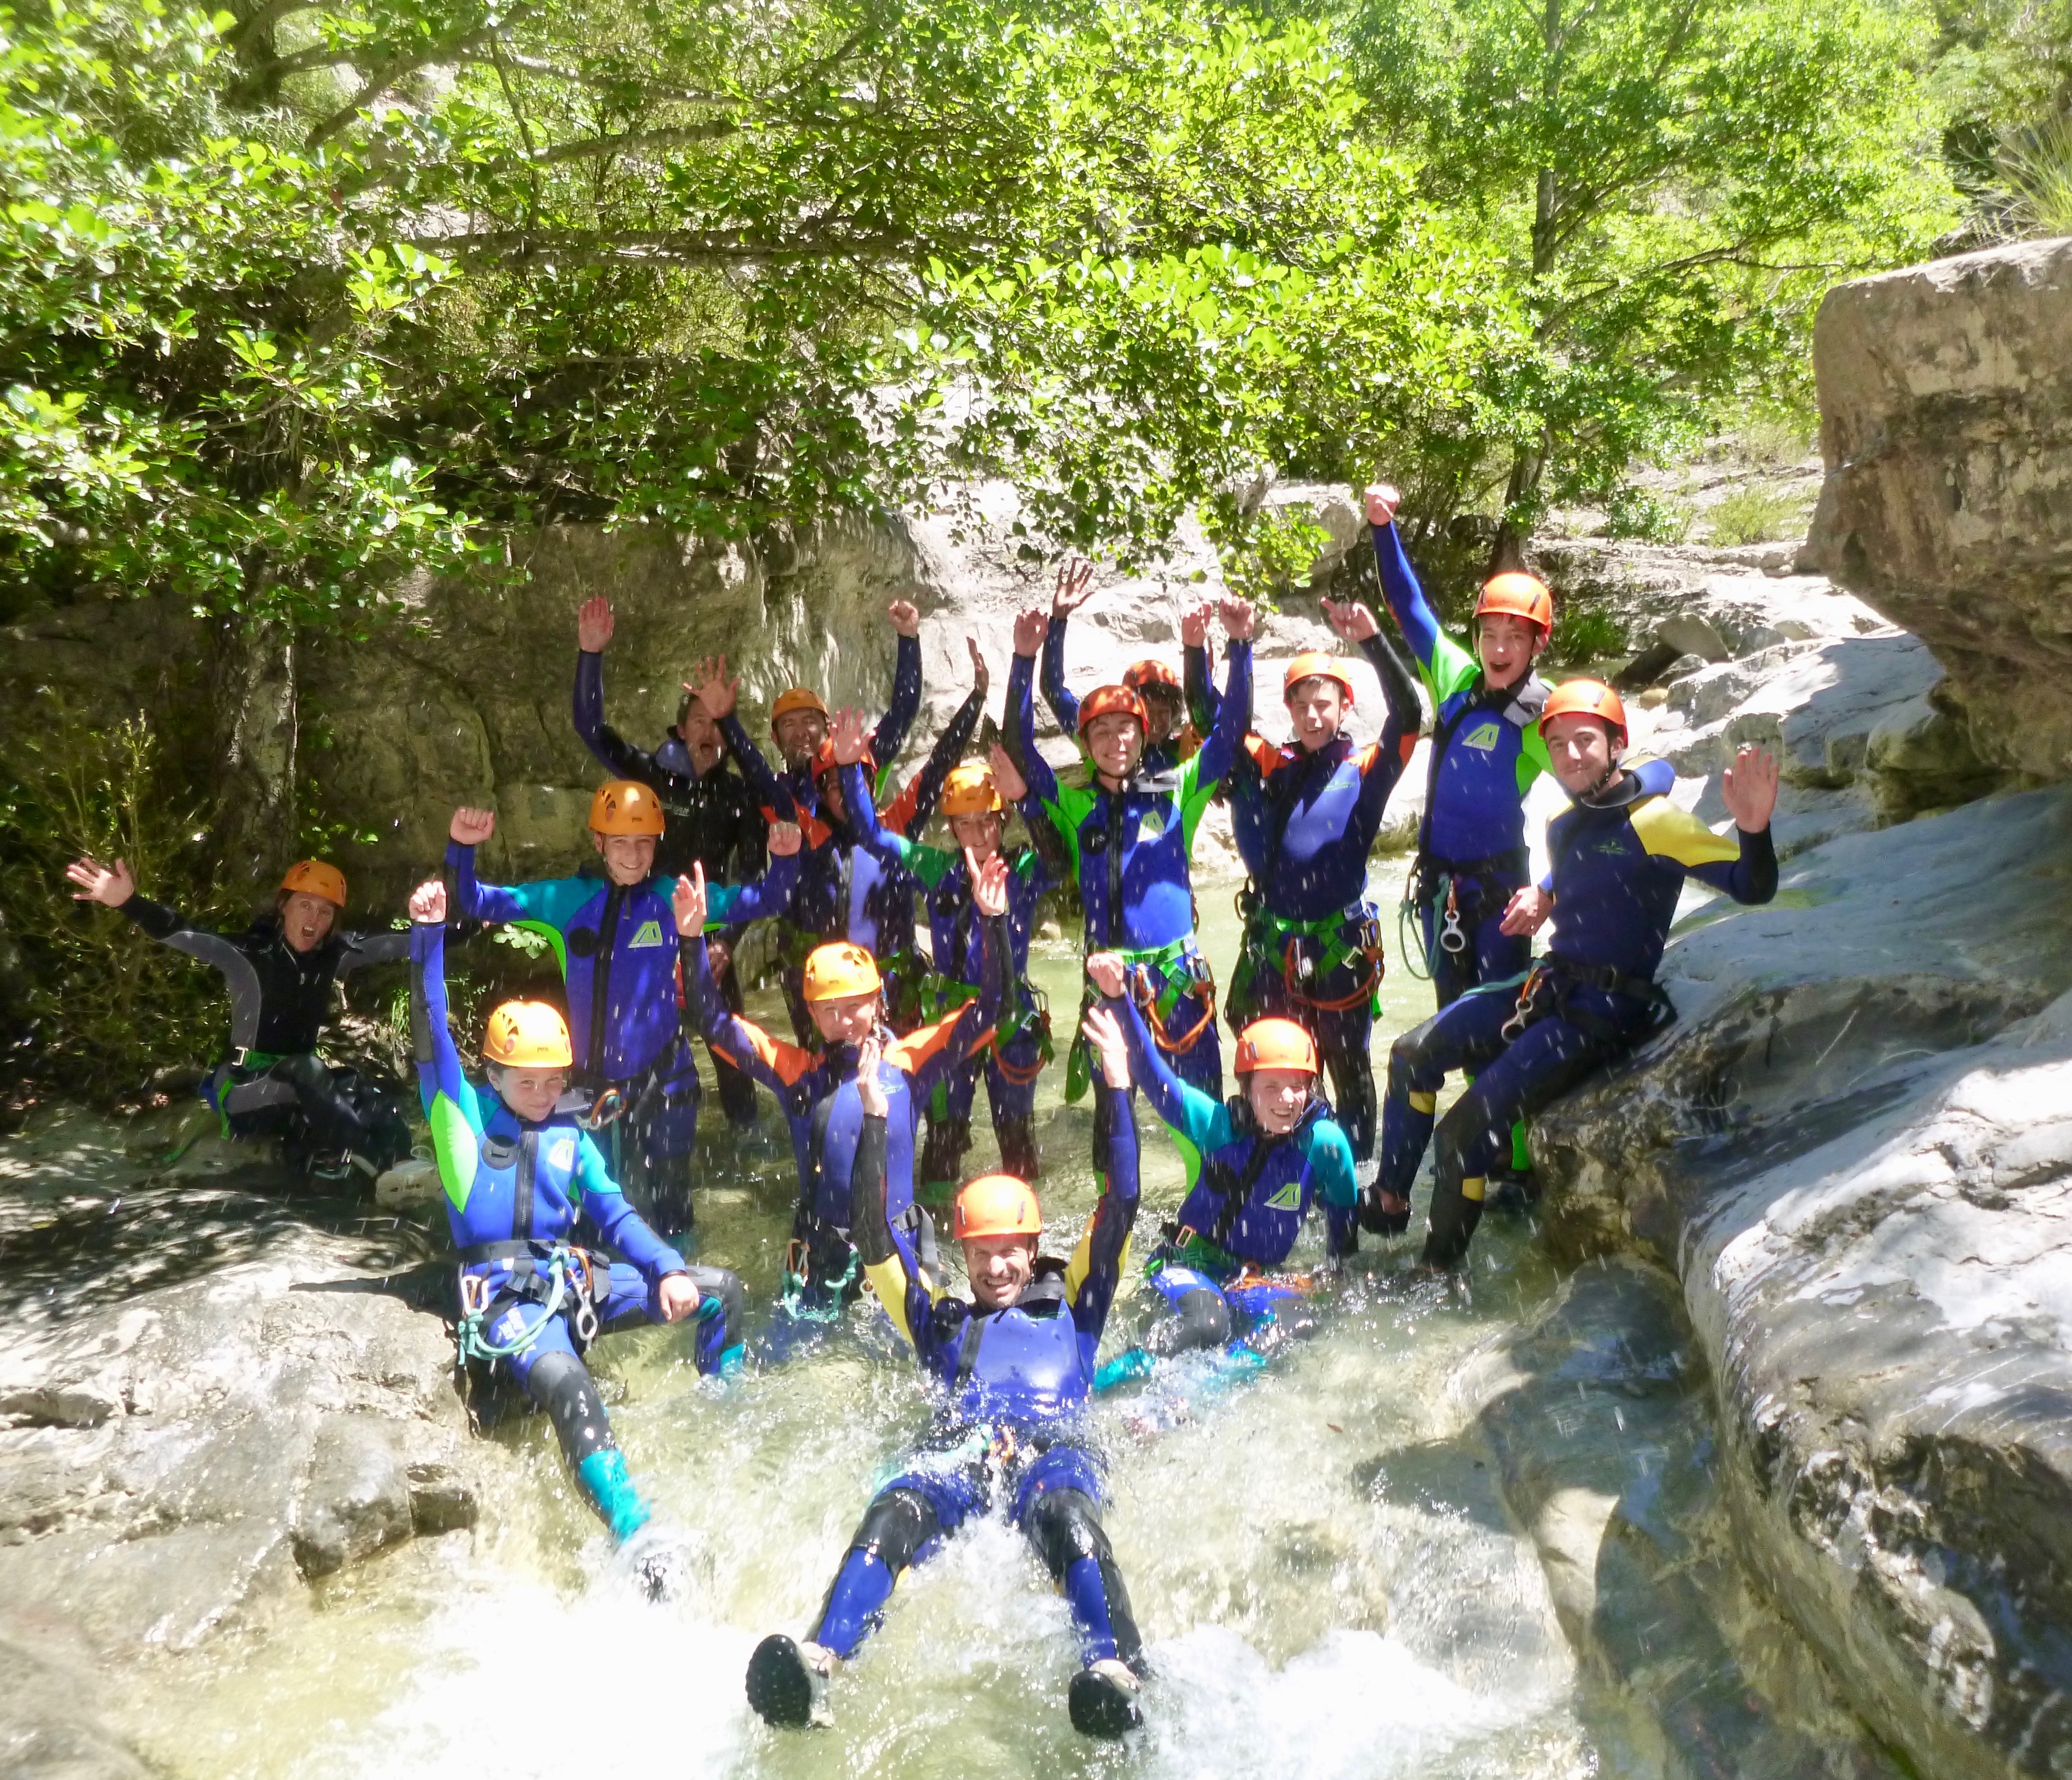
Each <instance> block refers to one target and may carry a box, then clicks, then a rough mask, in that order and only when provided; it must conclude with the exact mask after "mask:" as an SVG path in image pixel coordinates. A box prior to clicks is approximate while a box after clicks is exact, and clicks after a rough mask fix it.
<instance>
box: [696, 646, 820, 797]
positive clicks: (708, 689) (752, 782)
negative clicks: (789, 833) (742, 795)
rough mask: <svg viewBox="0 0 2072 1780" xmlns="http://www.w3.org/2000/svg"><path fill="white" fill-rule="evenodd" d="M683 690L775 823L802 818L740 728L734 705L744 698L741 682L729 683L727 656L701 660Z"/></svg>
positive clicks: (784, 787)
mask: <svg viewBox="0 0 2072 1780" xmlns="http://www.w3.org/2000/svg"><path fill="white" fill-rule="evenodd" d="M684 690H685V692H687V693H689V694H690V695H691V696H692V697H693V698H695V699H696V700H697V701H698V703H699V704H700V705H702V706H704V708H705V715H706V716H707V717H710V718H711V719H712V721H713V722H714V723H716V724H717V725H718V726H719V733H720V734H722V736H724V737H725V738H726V750H727V752H728V753H729V754H732V755H733V756H734V764H735V765H736V766H738V767H740V768H741V776H742V778H743V779H746V780H747V781H748V789H749V791H750V793H751V794H752V795H754V799H755V801H756V802H757V803H759V804H761V805H762V806H763V811H764V812H765V814H766V815H767V816H768V818H769V820H771V821H772V822H796V820H798V819H799V808H798V804H797V802H796V800H795V799H794V798H793V797H792V795H791V787H790V786H789V785H787V784H786V783H784V781H783V779H780V778H779V776H778V775H777V774H776V773H775V771H772V770H771V765H770V763H769V762H768V761H767V760H766V759H765V758H763V750H761V749H760V748H759V747H757V746H756V745H755V744H754V742H752V741H750V739H749V734H748V731H747V730H744V729H743V728H742V726H741V717H740V714H739V713H738V711H737V710H736V709H735V705H736V703H737V701H738V699H739V697H740V696H741V681H740V680H739V679H738V678H735V679H732V680H730V679H728V677H727V673H726V656H713V658H712V659H711V660H707V661H701V662H700V663H699V664H698V665H697V672H696V673H695V674H694V675H693V676H692V678H690V679H689V680H685V682H684Z"/></svg>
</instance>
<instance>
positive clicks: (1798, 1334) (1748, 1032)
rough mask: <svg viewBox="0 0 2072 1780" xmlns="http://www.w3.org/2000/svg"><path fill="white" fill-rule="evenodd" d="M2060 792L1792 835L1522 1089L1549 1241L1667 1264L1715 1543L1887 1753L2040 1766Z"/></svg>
mask: <svg viewBox="0 0 2072 1780" xmlns="http://www.w3.org/2000/svg"><path fill="white" fill-rule="evenodd" d="M2068 872H2072V791H2066V790H2062V789H2053V790H2049V791H2037V792H2031V793H2027V794H2025V795H2018V796H2008V797H1997V798H1992V799H1988V800H1982V801H1980V802H1978V803H1975V804H1969V805H1967V806H1965V807H1964V808H1961V809H1959V810H1957V811H1955V812H1951V813H1949V814H1947V815H1944V816H1935V817H1930V818H1925V819H1923V820H1918V821H1915V822H1912V823H1910V824H1905V826H1901V827H1896V828H1887V829H1885V830H1883V831H1881V832H1873V833H1859V834H1853V835H1850V836H1848V837H1844V838H1841V839H1839V840H1836V841H1831V842H1830V843H1828V844H1827V845H1823V846H1820V847H1818V848H1815V849H1811V851H1808V852H1806V853H1803V854H1801V855H1799V857H1797V858H1796V859H1795V860H1794V861H1793V862H1792V865H1791V866H1790V868H1789V869H1787V870H1786V874H1785V882H1784V886H1783V888H1782V891H1781V892H1780V894H1779V896H1778V901H1777V902H1776V903H1774V904H1773V905H1772V906H1770V907H1768V908H1765V909H1757V910H1749V911H1733V912H1731V913H1726V912H1722V911H1719V910H1717V909H1716V908H1713V909H1708V910H1706V911H1704V912H1703V913H1701V914H1700V915H1699V916H1697V917H1696V918H1694V919H1692V920H1689V921H1687V923H1686V924H1685V925H1686V930H1687V931H1685V933H1684V935H1683V937H1682V938H1680V939H1679V940H1678V941H1677V942H1676V943H1673V944H1672V945H1671V948H1670V951H1669V953H1668V956H1667V962H1666V964H1665V968H1664V971H1663V982H1664V984H1665V986H1666V987H1667V989H1668V990H1669V992H1670V993H1671V996H1672V997H1673V998H1674V999H1675V1001H1676V1003H1677V1005H1678V1006H1679V1009H1680V1011H1681V1013H1682V1016H1683V1017H1682V1019H1681V1021H1680V1022H1679V1026H1678V1027H1677V1028H1676V1029H1675V1030H1673V1031H1672V1033H1671V1034H1668V1035H1666V1036H1665V1037H1664V1038H1661V1039H1659V1040H1657V1041H1656V1042H1655V1044H1654V1045H1653V1046H1650V1047H1648V1048H1647V1049H1646V1050H1644V1051H1643V1052H1642V1053H1641V1054H1638V1056H1636V1058H1635V1059H1633V1060H1632V1061H1631V1062H1630V1063H1629V1064H1627V1065H1626V1066H1625V1067H1622V1068H1620V1069H1618V1070H1615V1071H1613V1072H1611V1073H1610V1074H1609V1075H1607V1076H1605V1077H1604V1078H1602V1079H1600V1080H1599V1081H1598V1082H1597V1083H1593V1084H1592V1085H1591V1086H1589V1087H1586V1088H1585V1089H1584V1090H1583V1091H1581V1092H1579V1093H1577V1094H1576V1095H1573V1096H1570V1097H1569V1098H1568V1099H1567V1100H1564V1101H1563V1102H1561V1103H1560V1104H1557V1105H1556V1107H1554V1108H1552V1109H1550V1110H1549V1112H1548V1113H1547V1115H1546V1116H1544V1117H1543V1118H1542V1119H1541V1120H1539V1121H1537V1122H1536V1123H1535V1127H1534V1131H1533V1135H1532V1143H1533V1153H1534V1157H1535V1162H1536V1163H1537V1164H1538V1165H1539V1168H1540V1171H1541V1174H1542V1176H1543V1178H1544V1182H1545V1183H1546V1189H1547V1194H1548V1207H1549V1230H1550V1233H1551V1234H1552V1236H1553V1238H1554V1239H1555V1241H1556V1244H1557V1246H1559V1247H1560V1248H1564V1249H1565V1250H1567V1251H1568V1252H1571V1253H1587V1252H1597V1251H1608V1250H1626V1249H1638V1250H1639V1251H1640V1252H1643V1253H1645V1254H1648V1255H1651V1256H1653V1257H1654V1258H1655V1259H1657V1260H1660V1261H1661V1262H1662V1263H1663V1264H1665V1265H1667V1266H1670V1267H1671V1268H1675V1270H1676V1271H1677V1272H1679V1274H1680V1276H1681V1277H1682V1281H1683V1295H1684V1300H1685V1303H1686V1305H1687V1307H1688V1310H1689V1313H1690V1316H1691V1320H1692V1324H1693V1325H1694V1326H1695V1328H1696V1331H1697V1335H1698V1338H1699V1343H1700V1347H1701V1349H1702V1350H1703V1353H1704V1358H1705V1360H1706V1362H1707V1364H1708V1369H1709V1371H1710V1373H1711V1375H1712V1381H1713V1389H1714V1392H1715V1393H1716V1397H1717V1400H1718V1408H1719V1419H1720V1428H1721V1429H1722V1434H1723V1444H1724V1450H1725V1454H1726V1455H1727V1458H1726V1463H1725V1467H1724V1470H1723V1476H1724V1479H1725V1491H1726V1496H1727V1500H1728V1503H1729V1507H1730V1509H1731V1511H1732V1513H1733V1519H1734V1523H1735V1526H1736V1529H1737V1534H1738V1535H1739V1536H1738V1540H1737V1544H1739V1546H1740V1548H1741V1552H1742V1554H1743V1556H1745V1559H1746V1560H1748V1561H1749V1564H1751V1565H1752V1567H1753V1569H1754V1571H1755V1572H1756V1573H1757V1576H1758V1577H1760V1578H1761V1579H1762V1581H1763V1582H1764V1583H1765V1585H1766V1586H1767V1587H1768V1588H1769V1589H1770V1591H1771V1592H1772V1593H1774V1597H1775V1598H1776V1599H1777V1601H1778V1603H1779V1604H1780V1605H1782V1607H1783V1608H1784V1609H1785V1610H1786V1613H1787V1614H1789V1615H1790V1618H1792V1619H1793V1620H1794V1622H1795V1623H1796V1624H1797V1625H1798V1626H1799V1628H1800V1629H1801V1630H1803V1632H1804V1633H1805V1634H1806V1635H1807V1638H1809V1639H1810V1640H1811V1642H1812V1643H1813V1644H1814V1645H1815V1647H1816V1648H1818V1649H1819V1651H1821V1652H1822V1654H1823V1655H1824V1656H1825V1657H1826V1658H1827V1660H1828V1662H1829V1663H1830V1664H1831V1667H1832V1669H1833V1671H1834V1673H1835V1675H1836V1677H1837V1679H1838V1680H1839V1682H1840V1685H1841V1687H1842V1688H1843V1689H1844V1692H1846V1693H1847V1694H1848V1696H1849V1697H1850V1699H1851V1700H1852V1703H1853V1704H1854V1706H1855V1708H1856V1710H1857V1711H1858V1712H1860V1713H1861V1715H1862V1716H1864V1719H1865V1720H1867V1721H1868V1722H1869V1723H1871V1724H1873V1725H1878V1726H1880V1727H1881V1728H1887V1727H1889V1735H1891V1736H1892V1737H1893V1740H1894V1741H1896V1742H1897V1743H1898V1744H1899V1745H1901V1747H1902V1748H1904V1749H1905V1750H1906V1751H1907V1753H1908V1754H1909V1755H1910V1757H1911V1758H1912V1760H1913V1761H1914V1763H1915V1764H1916V1766H1918V1769H1919V1770H1920V1771H1922V1772H1924V1773H1934V1774H1947V1775H1971V1774H1978V1775H1986V1774H2011V1773H2022V1774H2031V1773H2033V1774H2056V1773H2061V1772H2063V1771H2064V1770H2065V1767H2066V1764H2067V1763H2068V1762H2072V1716H2068V1714H2067V1712H2066V1708H2065V1706H2064V1704H2063V1701H2064V1699H2065V1697H2066V1695H2065V1692H2063V1691H2062V1690H2063V1689H2064V1688H2065V1685H2066V1680H2067V1679H2068V1678H2067V1677H2066V1675H2065V1673H2064V1670H2063V1663H2062V1655H2061V1654H2060V1641H2061V1636H2062V1626H2063V1625H2064V1624H2065V1623H2066V1618H2067V1615H2068V1613H2072V1595H2068V1593H2066V1591H2067V1589H2068V1587H2072V1584H2068V1581H2067V1579H2068V1578H2072V1442H2068V1441H2067V1439H2066V1433H2065V1429H2066V1427H2067V1426H2068V1425H2072V1419H2068V1411H2072V1344H2068V1334H2072V1264H2068V1263H2067V1262H2066V1260H2065V1259H2064V1258H2063V1257H2064V1256H2065V1255H2066V1252H2067V1250H2066V1239H2067V1237H2068V1235H2072V994H2069V993H2068V991H2072V912H2068V911H2067V908H2066V903H2065V900H2064V898H2063V896H2062V894H2060V893H2059V892H2058V888H2057V886H2058V885H2059V884H2060V883H2062V880H2063V878H2064V876H2065V875H2066V874H2067V873H2068Z"/></svg>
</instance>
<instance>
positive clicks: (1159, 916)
mask: <svg viewBox="0 0 2072 1780" xmlns="http://www.w3.org/2000/svg"><path fill="white" fill-rule="evenodd" d="M1222 610H1223V624H1224V627H1225V628H1226V629H1227V631H1229V633H1230V637H1231V652H1230V664H1229V667H1228V668H1227V674H1228V682H1227V684H1226V686H1225V688H1224V690H1223V701H1222V704H1221V706H1220V708H1219V709H1218V711H1217V713H1216V723H1215V728H1214V729H1213V730H1211V731H1210V732H1209V736H1208V739H1207V741H1206V742H1203V743H1202V747H1201V751H1200V752H1199V753H1198V754H1195V755H1194V758H1192V759H1190V760H1188V761H1186V762H1184V763H1182V765H1181V766H1179V767H1177V768H1175V769H1174V770H1172V771H1163V772H1160V771H1152V770H1151V769H1150V768H1149V767H1147V766H1146V765H1145V761H1144V742H1145V736H1146V734H1148V733H1149V722H1150V719H1149V715H1148V713H1146V711H1145V705H1144V701H1143V700H1142V699H1141V697H1138V696H1137V694H1136V693H1133V692H1132V691H1130V690H1129V689H1128V688H1127V687H1124V686H1119V685H1117V686H1102V687H1100V688H1097V689H1096V690H1095V691H1094V692H1093V693H1091V695H1090V696H1089V697H1087V699H1086V700H1085V701H1083V703H1082V704H1081V705H1079V741H1080V742H1081V745H1082V746H1083V747H1084V748H1085V749H1086V750H1087V755H1088V757H1089V758H1090V760H1091V766H1092V783H1091V784H1089V785H1087V787H1084V788H1083V789H1081V788H1079V787H1069V786H1063V785H1060V784H1059V782H1058V779H1057V775H1055V774H1054V773H1053V772H1052V771H1050V767H1049V765H1048V764H1047V763H1046V762H1045V760H1044V758H1043V757H1042V755H1041V754H1038V752H1037V751H1036V719H1035V711H1034V700H1033V697H1032V693H1033V689H1034V680H1035V667H1036V652H1037V650H1038V648H1039V647H1041V646H1042V643H1043V640H1044V638H1045V636H1046V633H1047V632H1048V631H1049V629H1050V615H1049V614H1048V613H1046V612H1044V611H1042V610H1039V609H1032V610H1029V611H1026V612H1024V613H1022V615H1021V616H1020V617H1019V618H1018V619H1016V621H1015V625H1014V672H1013V674H1012V675H1010V676H1009V680H1008V689H1007V708H1008V713H1009V715H1008V726H1009V736H1010V737H1011V738H1012V739H1011V741H1010V743H1009V753H1010V754H1013V755H1015V756H1016V757H1017V758H1016V764H1017V766H1018V767H1020V768H1021V770H1022V775H1023V776H1024V777H1025V778H1026V779H1027V780H1028V783H1029V787H1030V795H1032V796H1033V797H1034V799H1035V800H1036V803H1037V804H1038V807H1039V808H1041V810H1042V813H1043V816H1044V819H1045V820H1047V821H1048V822H1049V823H1050V824H1051V826H1052V827H1053V828H1054V829H1055V830H1056V832H1057V834H1058V837H1059V840H1060V841H1063V844H1064V846H1065V849H1066V851H1067V854H1068V855H1069V857H1070V859H1071V869H1073V871H1074V873H1075V875H1076V878H1077V880H1078V885H1079V900H1080V902H1081V905H1082V906H1083V908H1084V910H1085V912H1086V942H1085V943H1086V949H1087V951H1088V952H1119V953H1120V954H1121V956H1122V957H1123V958H1124V960H1125V961H1126V962H1127V963H1128V965H1129V966H1130V969H1131V972H1132V980H1133V988H1134V989H1135V991H1136V993H1139V994H1141V996H1143V997H1146V999H1147V1002H1148V1005H1152V1006H1154V1007H1155V1008H1156V1009H1157V1017H1156V1020H1155V1022H1153V1031H1154V1033H1155V1034H1156V1035H1157V1041H1158V1043H1159V1045H1160V1046H1161V1048H1162V1049H1163V1050H1165V1052H1166V1053H1167V1054H1168V1055H1169V1056H1170V1057H1172V1058H1173V1059H1174V1067H1175V1068H1176V1069H1177V1070H1178V1071H1179V1073H1180V1074H1181V1075H1182V1076H1184V1077H1185V1078H1186V1079H1187V1080H1189V1081H1190V1082H1192V1083H1194V1085H1195V1086H1196V1087H1200V1088H1202V1089H1204V1090H1206V1091H1207V1092H1209V1093H1210V1094H1211V1095H1212V1096H1217V1097H1220V1096H1221V1095H1222V1092H1223V1050H1222V1047H1221V1046H1219V1044H1218V1042H1217V1041H1216V1030H1215V1025H1216V1009H1215V978H1214V976H1212V975H1211V972H1210V969H1209V964H1208V960H1207V959H1206V958H1205V957H1203V956H1202V951H1201V948H1200V946H1199V944H1198V943H1197V941H1196V939H1195V936H1194V883H1193V878H1192V875H1191V871H1190V855H1191V854H1192V853H1193V851H1194V830H1195V827H1196V825H1197V824H1198V823H1199V822H1200V820H1201V819H1202V812H1204V811H1205V810H1207V808H1208V805H1209V800H1210V799H1211V797H1212V796H1214V795H1215V791H1216V787H1218V785H1219V783H1221V782H1222V781H1223V779H1224V777H1225V776H1226V775H1227V774H1228V773H1229V772H1230V771H1231V766H1232V764H1233V763H1234V762H1235V759H1236V758H1237V755H1238V753H1239V746H1240V745H1241V743H1242V742H1243V740H1244V732H1245V730H1246V728H1247V727H1248V725H1249V724H1250V722H1251V720H1252V640H1251V639H1252V625H1253V622H1254V614H1253V611H1252V607H1251V606H1250V605H1248V603H1247V602H1245V601H1244V600H1241V599H1231V598H1226V599H1225V600H1223V602H1222ZM1086 1062H1087V1058H1086V1052H1085V1050H1084V1049H1083V1046H1081V1045H1079V1044H1076V1043H1075V1045H1074V1046H1073V1049H1072V1054H1071V1059H1070V1061H1069V1063H1068V1066H1067V1076H1066V1096H1067V1099H1070V1100H1077V1099H1079V1097H1080V1096H1082V1095H1083V1094H1084V1093H1085V1091H1086V1077H1085V1074H1084V1071H1085V1067H1086Z"/></svg>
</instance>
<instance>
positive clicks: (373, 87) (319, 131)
mask: <svg viewBox="0 0 2072 1780" xmlns="http://www.w3.org/2000/svg"><path fill="white" fill-rule="evenodd" d="M530 10H532V8H531V6H529V5H528V4H527V3H525V0H520V4H518V5H517V6H513V7H512V9H511V10H510V11H509V12H508V13H507V14H504V16H503V17H502V18H499V19H498V20H497V22H496V23H494V24H485V25H479V26H477V27H475V29H474V30H473V31H463V33H461V35H458V36H457V37H450V38H448V39H446V40H445V41H444V42H443V43H433V44H429V45H427V46H426V47H425V48H423V49H421V50H414V51H408V52H406V53H405V54H404V55H399V56H396V57H393V58H392V59H391V60H389V62H388V63H387V64H385V65H384V66H383V67H381V68H378V69H376V71H375V72H373V73H372V74H370V75H368V76H367V77H366V79H365V80H364V83H363V84H362V85H361V87H360V91H359V92H356V93H355V94H354V95H353V96H352V98H351V99H349V100H348V101H347V102H346V103H345V104H344V105H341V106H339V109H337V110H336V111H335V112H333V113H331V115H330V116H329V117H327V118H325V119H324V120H323V122H322V123H320V124H319V125H317V126H316V128H315V129H313V130H311V131H310V135H309V140H308V142H307V144H306V146H308V147H310V148H319V147H321V146H323V144H324V143H326V142H329V141H330V140H331V138H332V137H334V136H335V135H336V134H338V133H339V131H340V130H342V129H344V128H345V126H346V125H347V124H349V123H351V122H352V120H353V119H354V118H356V117H358V116H359V115H360V113H362V112H364V111H365V110H366V109H367V108H368V106H369V105H372V104H373V103H374V101H376V100H377V99H379V98H380V97H382V96H383V95H384V94H385V93H387V92H389V89H390V88H393V87H394V86H395V84H397V81H399V80H405V79H406V78H408V77H409V76H410V75H413V74H414V73H416V72H417V70H418V69H419V68H435V67H437V66H438V64H441V63H442V62H452V61H456V60H459V59H460V54H461V52H462V51H463V50H469V49H479V48H480V47H482V46H483V44H484V43H490V42H491V41H493V39H495V36H496V34H497V33H498V32H499V31H502V30H504V29H505V28H506V27H508V26H510V25H512V24H513V23H516V21H517V20H519V19H520V18H523V17H524V15H525V14H527V13H528V12H529V11H530Z"/></svg>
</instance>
